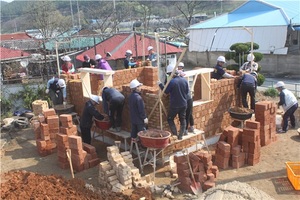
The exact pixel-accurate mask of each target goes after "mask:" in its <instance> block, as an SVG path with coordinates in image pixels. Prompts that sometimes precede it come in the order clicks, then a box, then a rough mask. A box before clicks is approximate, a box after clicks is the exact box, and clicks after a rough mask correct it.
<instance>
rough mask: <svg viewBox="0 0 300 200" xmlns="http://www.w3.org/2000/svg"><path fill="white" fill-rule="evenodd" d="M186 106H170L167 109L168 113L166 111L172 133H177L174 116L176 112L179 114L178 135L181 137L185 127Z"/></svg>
mask: <svg viewBox="0 0 300 200" xmlns="http://www.w3.org/2000/svg"><path fill="white" fill-rule="evenodd" d="M186 108H187V107H186V106H184V107H181V108H171V107H170V109H169V113H168V123H169V126H170V129H171V132H172V134H173V135H177V129H176V126H175V123H174V118H175V117H176V115H177V114H178V116H179V121H180V131H179V137H182V135H183V133H184V130H185V127H186V119H185V115H186Z"/></svg>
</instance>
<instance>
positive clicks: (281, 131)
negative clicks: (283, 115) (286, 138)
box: [277, 129, 286, 133]
mask: <svg viewBox="0 0 300 200" xmlns="http://www.w3.org/2000/svg"><path fill="white" fill-rule="evenodd" d="M277 133H286V131H284V130H282V129H280V130H278V131H277Z"/></svg>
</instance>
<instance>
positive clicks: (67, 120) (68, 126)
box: [59, 114, 77, 136]
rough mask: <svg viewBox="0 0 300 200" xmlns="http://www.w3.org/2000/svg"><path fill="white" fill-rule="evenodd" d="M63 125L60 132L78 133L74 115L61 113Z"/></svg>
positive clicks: (69, 134) (60, 118) (60, 117)
mask: <svg viewBox="0 0 300 200" xmlns="http://www.w3.org/2000/svg"><path fill="white" fill-rule="evenodd" d="M59 120H60V123H61V126H60V128H59V132H60V133H62V134H65V135H68V136H71V135H77V126H76V125H74V124H73V119H72V115H69V114H61V115H60V116H59Z"/></svg>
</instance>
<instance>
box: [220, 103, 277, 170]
mask: <svg viewBox="0 0 300 200" xmlns="http://www.w3.org/2000/svg"><path fill="white" fill-rule="evenodd" d="M274 106H275V104H273V103H271V102H259V103H257V104H256V108H255V112H256V115H255V116H256V121H254V120H246V121H245V127H244V128H243V129H239V128H236V127H233V126H229V127H227V128H225V129H224V130H223V132H222V134H221V136H220V139H219V142H218V143H217V147H216V154H215V164H216V165H217V166H218V167H219V168H221V169H227V168H228V167H229V166H232V167H234V168H239V167H242V166H244V165H245V164H248V165H252V166H253V165H255V164H257V163H259V161H260V149H261V147H262V146H265V145H268V144H270V143H271V142H274V141H276V139H277V138H276V133H275V129H276V124H275V123H276V121H275V120H276V118H275V117H276V114H275V113H276V108H275V107H274ZM274 115H275V116H274ZM261 124H263V126H262V125H261ZM261 138H263V139H261ZM262 140H263V141H262ZM228 153H229V154H228Z"/></svg>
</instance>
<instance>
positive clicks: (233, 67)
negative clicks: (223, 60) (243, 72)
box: [226, 64, 240, 72]
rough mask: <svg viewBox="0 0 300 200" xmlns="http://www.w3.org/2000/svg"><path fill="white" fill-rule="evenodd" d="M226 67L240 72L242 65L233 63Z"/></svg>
mask: <svg viewBox="0 0 300 200" xmlns="http://www.w3.org/2000/svg"><path fill="white" fill-rule="evenodd" d="M226 69H228V70H235V71H236V72H238V71H239V70H240V66H239V65H238V64H232V65H228V66H227V67H226Z"/></svg>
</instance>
